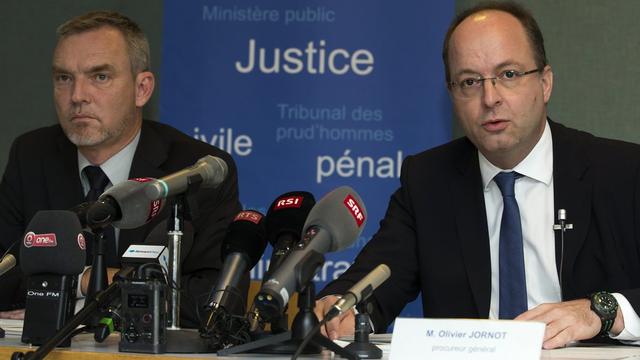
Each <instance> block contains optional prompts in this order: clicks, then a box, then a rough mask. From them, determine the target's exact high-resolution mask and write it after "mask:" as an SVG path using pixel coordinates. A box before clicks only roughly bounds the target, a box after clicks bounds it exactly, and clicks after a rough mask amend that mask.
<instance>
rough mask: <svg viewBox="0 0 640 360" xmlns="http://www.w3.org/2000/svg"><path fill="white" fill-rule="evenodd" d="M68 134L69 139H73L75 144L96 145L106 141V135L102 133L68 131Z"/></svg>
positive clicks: (72, 141)
mask: <svg viewBox="0 0 640 360" xmlns="http://www.w3.org/2000/svg"><path fill="white" fill-rule="evenodd" d="M66 135H67V138H68V139H69V141H71V143H72V144H74V145H75V146H83V147H86V146H96V145H100V144H101V143H103V142H104V141H105V137H104V136H101V135H100V134H87V133H83V134H79V133H76V132H67V133H66Z"/></svg>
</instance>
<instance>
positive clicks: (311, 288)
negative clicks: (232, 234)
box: [218, 251, 358, 360]
mask: <svg viewBox="0 0 640 360" xmlns="http://www.w3.org/2000/svg"><path fill="white" fill-rule="evenodd" d="M310 257H313V261H308V262H306V263H305V265H306V266H303V268H302V269H300V273H301V274H315V273H316V272H317V270H318V268H319V267H320V266H322V264H323V263H324V256H323V255H322V254H320V253H318V252H315V251H314V252H311V255H310ZM302 278H309V281H308V282H307V284H304V287H302V290H300V291H299V295H298V309H299V311H298V314H297V315H296V317H295V318H294V319H293V324H291V331H286V332H282V333H279V334H275V335H270V336H266V337H263V338H260V339H258V340H255V341H252V342H250V343H246V344H242V345H237V346H234V347H230V348H226V349H222V350H220V351H218V356H227V355H232V354H238V353H246V352H251V353H259V354H294V353H295V352H296V349H298V346H300V344H301V343H302V342H303V341H304V339H305V338H306V337H307V336H312V338H311V340H310V341H309V344H308V345H307V346H306V347H305V348H304V350H303V352H302V353H303V354H319V353H320V352H321V351H322V348H323V347H324V348H327V349H329V350H331V351H333V352H334V353H335V354H337V355H340V356H342V357H344V358H347V359H353V360H357V359H358V356H357V355H356V354H354V353H352V352H351V351H349V350H346V349H344V348H343V347H341V346H340V345H338V344H336V343H334V342H333V341H331V340H329V339H328V338H326V337H324V336H322V335H321V334H319V333H315V334H313V335H311V333H312V332H313V331H314V328H315V327H316V326H317V325H318V324H319V321H318V318H317V317H316V315H315V313H314V312H313V308H314V307H315V299H316V292H315V285H314V284H313V276H310V277H305V276H304V275H303V276H302Z"/></svg>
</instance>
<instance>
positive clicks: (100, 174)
mask: <svg viewBox="0 0 640 360" xmlns="http://www.w3.org/2000/svg"><path fill="white" fill-rule="evenodd" d="M82 171H83V172H84V174H85V175H86V176H87V179H88V180H89V192H88V193H87V196H86V197H85V201H96V200H98V198H99V197H100V195H102V193H103V192H104V189H105V188H106V187H107V185H108V184H109V178H108V177H107V175H106V174H105V173H104V171H102V169H101V168H100V167H99V166H87V167H85V168H84V169H82ZM103 236H104V241H105V247H106V251H105V261H106V263H107V266H108V267H120V264H119V262H118V257H117V256H116V254H117V250H116V237H115V231H114V229H113V226H111V225H109V226H107V227H106V228H105V229H104V232H103ZM93 248H94V246H93V241H88V242H87V265H91V263H92V262H93Z"/></svg>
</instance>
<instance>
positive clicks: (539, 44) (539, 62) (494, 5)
mask: <svg viewBox="0 0 640 360" xmlns="http://www.w3.org/2000/svg"><path fill="white" fill-rule="evenodd" d="M487 10H496V11H503V12H506V13H508V14H510V15H512V16H513V17H515V18H516V19H518V21H519V22H520V24H522V27H523V28H524V31H525V34H526V35H527V38H528V39H529V44H530V45H531V50H532V51H533V57H534V61H535V63H536V67H537V68H539V69H542V68H544V67H545V66H546V65H547V63H548V61H547V53H546V51H545V50H544V38H543V37H542V31H540V27H538V23H537V22H536V19H534V18H533V15H532V14H531V12H530V11H529V10H527V9H526V8H524V7H523V6H522V5H519V4H517V3H514V2H504V1H487V2H482V3H480V4H478V5H476V6H474V7H472V8H469V9H467V10H464V11H463V12H461V13H459V14H458V15H457V16H456V17H455V18H454V19H453V21H452V22H451V25H449V30H447V35H446V36H445V38H444V44H443V46H442V60H443V61H444V73H445V77H446V79H447V83H449V82H450V81H451V75H450V74H449V40H450V39H451V34H453V32H454V31H455V29H456V28H457V27H458V25H460V23H461V22H462V21H464V19H466V18H468V17H469V16H471V15H473V14H475V13H478V12H481V11H487Z"/></svg>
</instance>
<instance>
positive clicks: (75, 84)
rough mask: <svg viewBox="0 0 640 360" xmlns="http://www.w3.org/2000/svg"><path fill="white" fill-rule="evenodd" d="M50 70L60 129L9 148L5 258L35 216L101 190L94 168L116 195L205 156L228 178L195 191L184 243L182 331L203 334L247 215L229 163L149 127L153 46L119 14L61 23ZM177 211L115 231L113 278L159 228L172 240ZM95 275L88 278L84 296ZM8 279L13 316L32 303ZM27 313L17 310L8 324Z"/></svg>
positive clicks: (2, 200) (0, 200)
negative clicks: (227, 240) (235, 227)
mask: <svg viewBox="0 0 640 360" xmlns="http://www.w3.org/2000/svg"><path fill="white" fill-rule="evenodd" d="M52 69H53V89H54V100H55V106H56V112H57V114H58V120H59V125H55V126H51V127H46V128H41V129H38V130H35V131H31V132H29V133H27V134H24V135H22V136H20V137H18V138H17V139H16V140H15V142H14V144H13V146H12V147H11V152H10V155H9V161H8V164H7V168H6V170H5V173H4V177H3V179H2V183H1V184H0V230H1V231H2V235H3V236H2V239H1V245H0V250H2V251H4V250H5V249H7V248H8V247H9V246H11V244H12V243H13V242H15V241H19V239H20V238H21V236H22V234H23V232H24V230H25V227H26V226H27V224H28V223H29V221H30V220H31V218H32V217H33V215H34V214H35V213H36V212H37V211H39V210H44V209H69V208H72V207H73V206H75V205H77V204H80V203H82V202H83V201H84V200H85V199H86V197H87V196H89V194H90V192H91V191H93V187H92V185H91V182H92V180H91V176H90V174H88V172H87V169H88V168H93V169H94V171H96V172H97V173H99V174H100V175H99V176H101V177H102V178H103V179H106V180H104V181H105V183H106V186H107V187H109V186H111V185H113V184H117V183H118V182H121V181H124V180H126V179H128V178H137V177H140V178H141V177H154V178H159V177H162V176H164V175H167V174H170V173H172V172H175V171H178V170H180V169H182V168H185V167H187V166H190V165H192V164H194V163H195V162H196V161H197V160H198V159H199V158H201V157H203V156H205V155H214V156H217V157H220V158H222V159H223V160H224V161H225V162H226V163H227V165H228V168H229V171H228V176H227V178H226V180H225V181H224V182H223V183H222V184H221V185H220V186H219V187H218V188H216V189H201V190H200V191H199V192H198V193H197V201H196V203H197V210H198V214H199V216H198V217H195V216H194V218H193V220H192V221H189V222H188V223H187V225H186V226H185V235H184V237H183V248H182V255H183V258H182V279H181V281H182V287H183V289H184V291H183V301H182V304H183V306H182V309H181V314H182V325H183V326H186V327H197V326H198V325H199V323H198V313H197V305H202V303H203V302H204V301H205V300H206V296H207V294H208V292H209V290H210V289H211V287H212V285H213V284H214V282H215V281H216V279H217V275H218V273H219V271H220V270H221V268H222V264H221V259H220V253H221V249H220V246H221V242H222V239H223V237H224V235H225V232H226V228H227V225H228V224H229V223H230V222H231V221H232V219H233V216H235V215H236V214H237V213H238V211H240V210H241V206H240V203H239V200H238V185H237V171H236V168H235V164H234V162H233V160H232V158H231V156H230V155H229V154H227V153H225V152H224V151H222V150H220V149H218V148H215V147H213V146H210V145H208V144H205V143H203V142H200V141H196V140H194V139H192V138H191V137H189V136H187V135H185V134H183V133H181V132H179V131H178V130H176V129H174V128H172V127H170V126H167V125H163V124H160V123H156V122H152V121H147V120H143V119H142V108H143V106H144V105H145V104H146V103H147V101H148V100H149V98H150V97H151V94H152V92H153V89H154V83H155V80H154V75H153V74H152V73H151V72H150V71H149V44H148V42H147V39H146V37H145V35H144V33H143V32H142V31H141V30H140V28H139V27H138V25H137V24H135V23H134V22H133V21H131V20H130V19H128V18H126V17H124V16H122V15H120V14H117V13H113V12H92V13H88V14H85V15H82V16H79V17H76V18H73V19H71V20H69V21H68V22H66V23H65V24H63V25H62V26H61V27H60V28H59V29H58V43H57V46H56V48H55V51H54V55H53V67H52ZM104 176H106V178H105V177H104ZM100 191H102V190H100ZM169 208H170V206H167V207H165V209H164V211H163V213H162V214H161V216H159V217H158V218H157V219H155V220H154V221H153V222H151V223H149V224H147V225H145V226H143V227H141V228H138V229H133V230H122V231H119V232H118V231H115V233H114V234H113V236H114V239H110V245H111V247H112V248H113V251H112V252H113V254H112V255H113V256H112V259H111V260H110V259H109V257H107V262H108V264H109V262H110V264H109V265H110V269H109V273H110V275H111V274H113V273H115V271H117V267H118V266H119V262H118V260H117V259H118V258H119V255H121V254H122V253H123V252H124V250H126V248H127V247H128V245H130V244H131V243H134V242H138V243H140V242H143V241H145V240H146V239H147V237H148V236H149V234H150V233H152V230H154V231H153V234H158V235H160V236H162V234H166V225H162V224H163V222H162V221H161V219H163V218H165V219H166V218H167V217H168V215H169V210H170V209H169ZM156 227H157V229H156ZM113 245H115V246H113ZM88 258H89V259H91V254H88ZM90 271H91V269H90V268H88V269H87V270H86V271H85V272H84V274H83V275H82V281H81V283H82V290H83V291H84V290H86V286H87V283H88V279H89V274H90ZM109 277H111V276H109ZM0 280H2V282H3V284H0V286H1V289H2V290H1V291H0V293H1V294H2V295H1V296H0V297H1V298H2V299H1V300H2V302H3V303H4V304H3V305H4V306H5V308H6V307H7V306H11V307H16V306H19V305H20V303H21V302H23V301H24V290H22V291H20V290H14V289H16V288H18V289H19V288H20V286H19V284H20V283H21V276H20V274H19V271H18V270H17V269H16V270H15V271H14V273H13V274H8V275H7V277H5V278H2V279H0ZM244 286H248V276H247V277H246V279H245V282H244ZM22 314H23V312H20V310H18V311H14V312H5V313H1V314H0V317H1V316H5V317H20V316H22Z"/></svg>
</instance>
